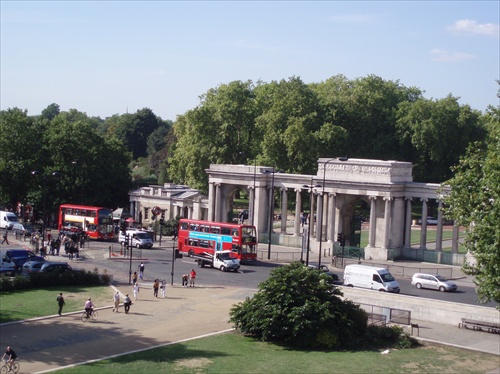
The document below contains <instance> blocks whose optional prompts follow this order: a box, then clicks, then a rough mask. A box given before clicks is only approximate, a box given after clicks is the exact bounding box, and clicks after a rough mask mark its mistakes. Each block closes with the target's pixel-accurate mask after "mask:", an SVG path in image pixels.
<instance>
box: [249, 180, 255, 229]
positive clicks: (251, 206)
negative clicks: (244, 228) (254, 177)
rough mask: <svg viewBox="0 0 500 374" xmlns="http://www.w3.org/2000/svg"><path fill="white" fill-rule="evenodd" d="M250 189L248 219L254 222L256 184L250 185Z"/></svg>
mask: <svg viewBox="0 0 500 374" xmlns="http://www.w3.org/2000/svg"><path fill="white" fill-rule="evenodd" d="M248 191H250V194H249V196H248V199H249V201H248V205H249V207H248V219H249V220H250V222H251V223H252V225H253V224H254V221H255V220H254V216H255V186H248Z"/></svg>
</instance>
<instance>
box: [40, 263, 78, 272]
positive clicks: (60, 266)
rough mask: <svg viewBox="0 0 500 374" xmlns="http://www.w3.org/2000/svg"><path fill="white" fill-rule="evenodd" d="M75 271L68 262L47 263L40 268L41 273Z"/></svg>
mask: <svg viewBox="0 0 500 374" xmlns="http://www.w3.org/2000/svg"><path fill="white" fill-rule="evenodd" d="M66 271H73V268H72V267H71V266H70V265H69V264H68V263H67V262H45V263H44V264H43V265H42V267H41V268H40V272H41V273H59V274H62V273H64V272H66Z"/></svg>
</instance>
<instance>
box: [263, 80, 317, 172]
mask: <svg viewBox="0 0 500 374" xmlns="http://www.w3.org/2000/svg"><path fill="white" fill-rule="evenodd" d="M255 95H256V100H257V103H258V106H259V112H260V113H261V114H260V115H259V116H258V117H257V118H256V119H255V126H256V128H257V134H258V138H257V141H258V142H259V143H260V157H259V161H261V162H263V163H264V164H267V165H272V166H277V167H278V169H281V170H283V171H286V172H295V173H311V172H313V171H314V170H315V168H316V167H317V165H316V161H317V159H318V157H319V155H320V153H321V151H322V149H323V148H324V147H323V145H322V144H318V138H319V131H320V129H321V126H322V122H321V120H320V118H318V110H319V107H318V101H317V97H316V94H315V93H314V91H312V90H311V89H310V88H309V87H308V85H306V84H305V83H303V82H302V80H301V79H300V78H298V77H292V78H290V79H289V80H288V81H285V80H281V81H279V82H276V81H273V82H271V83H270V84H266V85H260V86H259V87H257V88H256V89H255Z"/></svg>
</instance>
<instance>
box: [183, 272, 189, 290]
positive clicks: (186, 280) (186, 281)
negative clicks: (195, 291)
mask: <svg viewBox="0 0 500 374" xmlns="http://www.w3.org/2000/svg"><path fill="white" fill-rule="evenodd" d="M188 279H189V274H183V275H182V287H187V286H188Z"/></svg>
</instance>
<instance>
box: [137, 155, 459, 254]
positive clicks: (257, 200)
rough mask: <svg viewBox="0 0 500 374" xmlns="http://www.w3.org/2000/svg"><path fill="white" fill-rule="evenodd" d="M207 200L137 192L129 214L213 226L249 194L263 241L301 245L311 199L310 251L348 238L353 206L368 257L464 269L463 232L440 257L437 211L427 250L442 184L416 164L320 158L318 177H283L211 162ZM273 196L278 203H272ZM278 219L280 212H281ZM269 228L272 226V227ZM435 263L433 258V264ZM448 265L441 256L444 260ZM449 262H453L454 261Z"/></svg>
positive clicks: (180, 192)
mask: <svg viewBox="0 0 500 374" xmlns="http://www.w3.org/2000/svg"><path fill="white" fill-rule="evenodd" d="M206 173H207V174H208V177H209V186H208V196H204V195H202V194H200V193H199V191H197V190H194V189H190V188H189V187H187V186H177V185H173V184H165V185H164V186H149V187H143V188H141V189H140V190H137V191H133V192H132V193H131V194H130V196H131V212H132V215H133V217H134V218H135V219H136V220H138V219H140V218H142V219H144V223H145V226H146V225H147V224H151V222H152V221H148V219H150V217H151V214H150V212H151V209H152V207H153V206H158V207H160V208H161V209H162V212H164V216H165V218H167V219H168V218H175V217H186V218H194V219H204V220H209V221H228V220H231V219H232V218H233V217H234V211H235V210H234V206H233V201H234V198H235V196H236V194H237V193H238V192H239V191H241V190H246V191H247V192H248V196H249V217H248V220H247V221H246V222H247V223H252V224H254V225H255V226H256V227H257V232H258V234H259V241H260V242H263V243H267V242H268V238H269V231H270V229H271V242H272V244H281V245H286V246H295V247H302V241H303V238H302V235H303V230H304V228H305V227H303V225H302V223H301V220H300V216H301V213H302V212H303V211H304V208H303V206H304V200H305V199H308V200H309V199H310V200H311V204H310V208H309V212H308V213H309V216H310V217H315V220H314V222H312V225H311V230H310V248H311V250H312V251H313V252H315V251H317V250H318V249H319V248H320V246H321V245H322V244H323V245H325V246H324V247H323V248H325V247H326V246H330V247H331V246H332V245H333V243H334V242H336V238H337V235H338V234H339V233H342V234H344V235H345V236H346V238H347V241H346V245H347V246H349V245H350V243H349V237H350V234H351V232H352V230H353V229H352V227H353V226H352V222H353V220H354V218H355V212H356V203H359V201H360V200H362V201H364V202H365V203H366V204H367V205H368V206H369V211H370V213H369V222H368V225H369V236H368V245H367V246H366V247H365V252H364V253H365V258H366V259H373V260H391V259H395V258H408V259H416V260H426V261H430V262H443V263H453V264H461V263H460V262H461V259H460V258H459V256H458V227H454V230H453V237H452V250H451V254H450V253H449V252H448V253H443V252H442V232H443V216H442V213H441V210H438V215H437V226H436V244H435V248H433V249H434V250H433V251H428V250H427V249H428V248H427V247H426V246H427V230H428V228H427V217H428V204H430V203H432V204H434V205H437V206H438V208H441V207H442V201H441V196H440V195H439V193H443V192H444V193H445V192H446V191H448V189H447V188H443V189H442V192H438V191H440V188H441V186H440V185H439V184H430V183H415V182H413V177H412V164H411V163H409V162H400V161H384V160H368V159H345V160H343V159H337V158H332V159H328V158H320V159H319V160H318V171H317V173H316V174H314V175H307V174H287V173H281V172H279V171H278V170H276V169H275V168H272V167H266V166H257V165H221V164H212V165H210V168H209V169H206ZM273 196H274V198H273ZM273 201H278V202H279V210H280V212H279V213H280V216H281V217H282V219H281V220H279V221H280V224H279V226H278V225H277V224H276V222H273V221H271V219H270V218H271V217H273V216H272V215H274V214H275V210H274V209H273V205H272V202H273ZM414 203H418V205H419V206H420V205H421V206H422V211H421V214H420V216H421V217H422V225H421V230H420V243H419V245H417V246H416V245H412V243H411V241H410V236H411V232H412V224H413V223H414V222H413V220H412V213H411V212H412V204H414ZM276 213H278V212H276ZM270 223H271V224H270ZM429 256H430V257H432V258H429ZM446 256H447V258H446V259H444V257H446ZM450 256H451V257H450Z"/></svg>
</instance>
